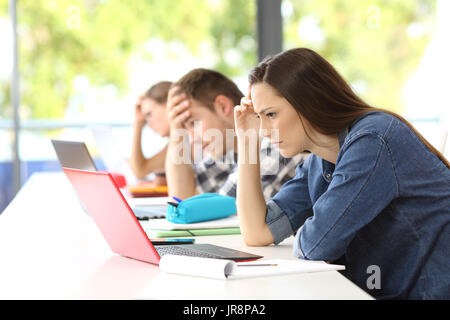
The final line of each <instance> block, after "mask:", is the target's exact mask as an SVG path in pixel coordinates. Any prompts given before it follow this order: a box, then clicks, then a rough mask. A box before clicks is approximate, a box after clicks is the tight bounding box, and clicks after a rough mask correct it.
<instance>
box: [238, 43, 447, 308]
mask: <svg viewBox="0 0 450 320" xmlns="http://www.w3.org/2000/svg"><path fill="white" fill-rule="evenodd" d="M249 83H250V90H249V96H248V97H246V98H243V99H242V102H241V105H240V106H237V107H236V108H235V121H236V131H237V136H238V145H239V157H241V156H243V154H242V153H245V152H248V151H246V140H245V139H243V138H242V136H241V135H240V133H239V132H241V131H243V130H248V129H251V128H252V126H253V129H254V130H253V131H254V132H256V130H257V129H258V128H257V127H258V126H261V128H265V129H276V130H278V137H276V141H273V137H270V136H269V138H271V139H272V143H273V144H274V145H277V146H278V148H279V150H280V152H281V154H282V155H283V156H285V157H292V156H294V155H296V154H298V153H300V152H304V151H309V152H311V153H312V155H311V156H310V157H309V158H308V159H307V160H306V161H305V162H304V163H303V164H300V165H299V166H298V167H297V170H296V175H295V177H294V178H293V179H292V180H290V181H288V182H287V183H286V184H285V185H283V187H282V188H281V190H280V191H279V192H278V193H277V194H276V195H275V196H274V197H273V198H272V199H270V200H269V201H265V200H264V198H263V196H262V194H261V191H260V189H259V188H258V183H259V179H260V177H259V165H258V164H248V163H241V162H239V169H238V174H239V178H238V184H237V199H236V204H237V208H238V216H239V221H240V225H241V232H242V234H243V237H244V240H245V242H246V243H247V244H248V245H255V246H260V245H269V244H272V243H274V244H278V243H280V242H281V241H283V240H284V239H286V238H287V237H289V236H291V235H295V238H294V248H293V249H294V255H295V256H297V257H299V258H303V259H311V260H325V261H332V262H336V261H337V262H340V263H343V264H345V265H346V270H345V272H344V274H345V275H346V276H347V277H348V278H349V279H350V280H351V281H353V282H354V283H356V284H357V285H358V286H360V287H361V288H362V289H364V290H366V291H367V292H368V293H369V294H371V295H373V296H375V297H377V298H380V299H449V298H450V273H449V269H450V171H449V162H448V161H447V160H446V159H445V158H444V157H443V156H442V155H441V154H440V153H439V152H438V151H437V150H436V149H435V148H434V147H433V146H431V145H430V144H429V143H428V142H427V141H426V140H425V139H424V138H423V137H422V136H421V135H420V134H419V133H418V132H417V131H416V130H415V129H414V128H413V127H412V126H411V124H409V123H408V122H407V121H406V120H405V119H403V118H402V117H400V116H399V115H397V114H395V113H392V112H389V111H386V110H384V109H379V108H374V107H371V106H369V105H368V104H366V103H365V102H364V101H362V100H361V99H360V98H359V97H358V96H357V95H356V94H355V93H354V92H353V91H352V89H351V88H350V86H349V85H348V84H347V83H346V82H345V80H344V79H343V78H342V77H341V76H340V75H339V74H338V72H337V71H336V70H335V69H334V68H333V67H332V66H331V65H330V64H329V63H328V62H327V61H326V60H325V59H324V58H322V57H321V56H320V55H318V54H317V53H315V52H314V51H312V50H309V49H304V48H299V49H292V50H289V51H285V52H282V53H280V54H278V55H276V56H274V57H270V58H267V59H266V60H264V61H263V62H261V63H260V64H259V65H258V66H257V67H255V68H254V69H253V70H252V71H251V73H250V75H249ZM255 114H257V115H258V116H259V117H260V123H259V124H258V125H257V127H256V128H255V127H254V124H253V123H252V119H253V118H254V117H255ZM268 132H271V131H268ZM255 134H256V133H255ZM374 272H377V273H378V274H374ZM372 276H373V277H377V280H376V281H375V280H374V278H373V277H372Z"/></svg>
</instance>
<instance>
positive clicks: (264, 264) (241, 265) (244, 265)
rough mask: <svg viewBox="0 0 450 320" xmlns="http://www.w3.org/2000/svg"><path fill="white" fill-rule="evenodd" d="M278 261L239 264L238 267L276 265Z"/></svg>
mask: <svg viewBox="0 0 450 320" xmlns="http://www.w3.org/2000/svg"><path fill="white" fill-rule="evenodd" d="M277 265H278V264H277V263H261V264H238V265H237V266H238V267H274V266H277Z"/></svg>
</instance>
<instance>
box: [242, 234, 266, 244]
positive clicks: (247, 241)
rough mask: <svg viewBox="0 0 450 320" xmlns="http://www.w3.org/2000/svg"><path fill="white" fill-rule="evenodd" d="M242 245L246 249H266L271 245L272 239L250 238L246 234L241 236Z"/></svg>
mask: <svg viewBox="0 0 450 320" xmlns="http://www.w3.org/2000/svg"><path fill="white" fill-rule="evenodd" d="M242 238H243V240H244V243H245V245H246V246H248V247H267V246H269V245H271V244H273V239H266V238H260V237H251V236H248V235H246V234H243V235H242Z"/></svg>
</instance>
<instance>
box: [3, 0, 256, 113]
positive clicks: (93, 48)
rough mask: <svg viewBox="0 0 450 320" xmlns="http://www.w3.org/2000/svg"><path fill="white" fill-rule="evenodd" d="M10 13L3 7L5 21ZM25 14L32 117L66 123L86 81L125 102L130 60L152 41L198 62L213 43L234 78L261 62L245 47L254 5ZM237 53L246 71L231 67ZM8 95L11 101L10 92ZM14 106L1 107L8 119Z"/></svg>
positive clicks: (25, 74)
mask: <svg viewBox="0 0 450 320" xmlns="http://www.w3.org/2000/svg"><path fill="white" fill-rule="evenodd" d="M251 3H252V2H251ZM6 8H7V2H6V1H2V2H1V4H0V10H2V11H0V13H1V12H4V11H5V12H6V11H7V9H6ZM17 12H18V21H19V50H20V57H19V58H20V75H21V114H22V115H25V117H30V118H35V119H36V118H60V117H62V116H63V115H64V111H65V108H66V106H67V105H68V103H69V102H70V99H71V97H72V96H73V93H74V88H73V80H74V79H75V78H76V77H77V76H78V75H82V76H84V77H86V78H87V79H88V80H89V83H90V84H91V85H93V86H97V87H102V86H106V85H113V86H115V87H116V88H117V90H118V92H119V95H120V94H124V93H125V92H127V90H128V89H129V88H128V87H127V83H128V77H127V63H128V60H129V58H130V56H131V54H133V53H134V52H136V51H138V50H140V48H141V47H142V44H143V43H145V42H146V41H148V40H149V39H152V38H157V39H161V40H163V41H173V40H177V41H179V42H181V43H183V45H184V46H185V47H187V48H188V50H189V51H190V52H191V53H192V54H193V55H195V54H197V53H198V51H199V50H200V49H199V48H200V47H201V44H202V43H204V42H205V41H209V42H211V43H212V47H213V51H214V52H216V54H217V56H218V59H217V64H216V66H214V67H216V68H217V69H218V70H219V71H222V72H224V73H227V74H228V75H229V76H235V75H236V74H240V73H242V72H243V70H244V72H245V71H246V70H247V69H248V68H249V67H250V66H251V65H252V64H253V63H254V62H255V59H254V58H253V55H254V51H255V44H254V43H250V46H249V45H248V41H247V45H245V41H244V42H243V41H241V40H242V39H248V38H250V39H253V38H254V35H253V34H254V27H253V25H254V5H253V4H248V3H247V1H244V2H242V1H236V0H233V1H226V0H219V1H205V0H177V1H165V0H164V1H161V0H134V1H126V2H125V1H122V0H45V1H18V10H17ZM235 48H237V49H238V54H239V57H238V58H239V59H238V60H239V61H238V62H239V63H238V64H228V63H226V62H223V61H225V60H226V59H225V60H222V57H224V56H226V54H227V52H228V51H229V50H231V49H235ZM148 58H149V59H152V57H151V55H149V56H148ZM1 89H2V91H3V92H5V94H6V95H7V92H8V90H9V89H8V87H7V86H6V85H5V84H3V86H2V88H1ZM5 100H9V97H8V96H6V99H5ZM5 102H7V101H5ZM6 105H7V103H4V104H3V105H1V106H0V116H5V115H6V114H7V110H6Z"/></svg>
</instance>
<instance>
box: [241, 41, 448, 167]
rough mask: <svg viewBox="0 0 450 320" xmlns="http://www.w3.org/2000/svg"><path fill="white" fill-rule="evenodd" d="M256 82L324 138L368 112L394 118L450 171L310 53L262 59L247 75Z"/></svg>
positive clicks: (295, 52)
mask: <svg viewBox="0 0 450 320" xmlns="http://www.w3.org/2000/svg"><path fill="white" fill-rule="evenodd" d="M259 82H265V83H267V84H268V85H270V86H271V87H273V88H274V89H275V90H276V91H277V92H278V93H279V94H280V95H281V96H283V97H284V98H285V99H286V100H287V101H288V102H289V103H290V104H291V105H292V106H293V107H294V108H295V109H296V110H297V112H298V113H299V114H301V115H302V116H303V117H304V118H305V119H306V120H308V121H309V123H310V124H311V125H312V126H313V127H314V128H315V129H316V130H318V131H319V132H321V133H323V134H327V135H337V134H339V133H340V132H341V131H342V130H344V129H345V128H347V127H348V126H349V125H350V124H351V123H352V122H353V121H355V120H356V119H357V118H358V117H359V116H362V115H364V114H366V113H368V112H374V111H381V112H384V113H387V114H390V115H392V116H395V117H397V118H398V119H400V120H401V121H402V122H404V123H405V124H406V125H408V126H409V127H410V128H411V130H412V131H413V132H414V134H415V135H417V137H418V138H419V139H420V140H421V141H422V142H423V143H424V144H425V145H426V146H427V148H429V149H430V150H431V151H432V152H433V153H434V154H436V155H437V156H438V157H439V159H441V160H442V162H444V163H445V164H446V166H447V168H449V167H450V164H449V162H448V160H447V159H446V158H445V157H444V156H443V155H442V154H441V153H440V152H439V151H438V150H437V149H436V148H434V147H433V146H432V145H431V144H430V143H429V142H428V141H427V140H426V139H425V138H424V137H423V136H422V135H421V134H420V133H419V132H418V131H417V130H416V129H415V128H414V127H413V126H412V125H411V123H409V122H408V121H407V120H406V119H404V118H403V117H402V116H400V115H398V114H396V113H394V112H391V111H388V110H385V109H381V108H374V107H372V106H370V105H368V104H367V103H366V102H364V101H363V100H362V99H361V98H359V97H358V96H357V95H356V94H355V93H354V92H353V90H352V88H351V87H350V86H349V85H348V84H347V82H346V81H345V80H344V79H343V77H342V76H341V75H340V74H339V73H338V72H337V71H336V69H335V68H334V67H333V66H332V65H331V64H330V63H329V62H328V61H326V60H325V59H324V58H323V57H321V56H320V55H319V54H317V53H316V52H314V51H313V50H310V49H307V48H297V49H291V50H288V51H284V52H282V53H279V54H277V55H275V56H273V57H268V58H266V59H264V60H263V61H262V62H260V63H259V64H258V66H256V67H254V68H253V69H252V70H251V72H250V75H249V83H250V85H253V84H256V83H259Z"/></svg>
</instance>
